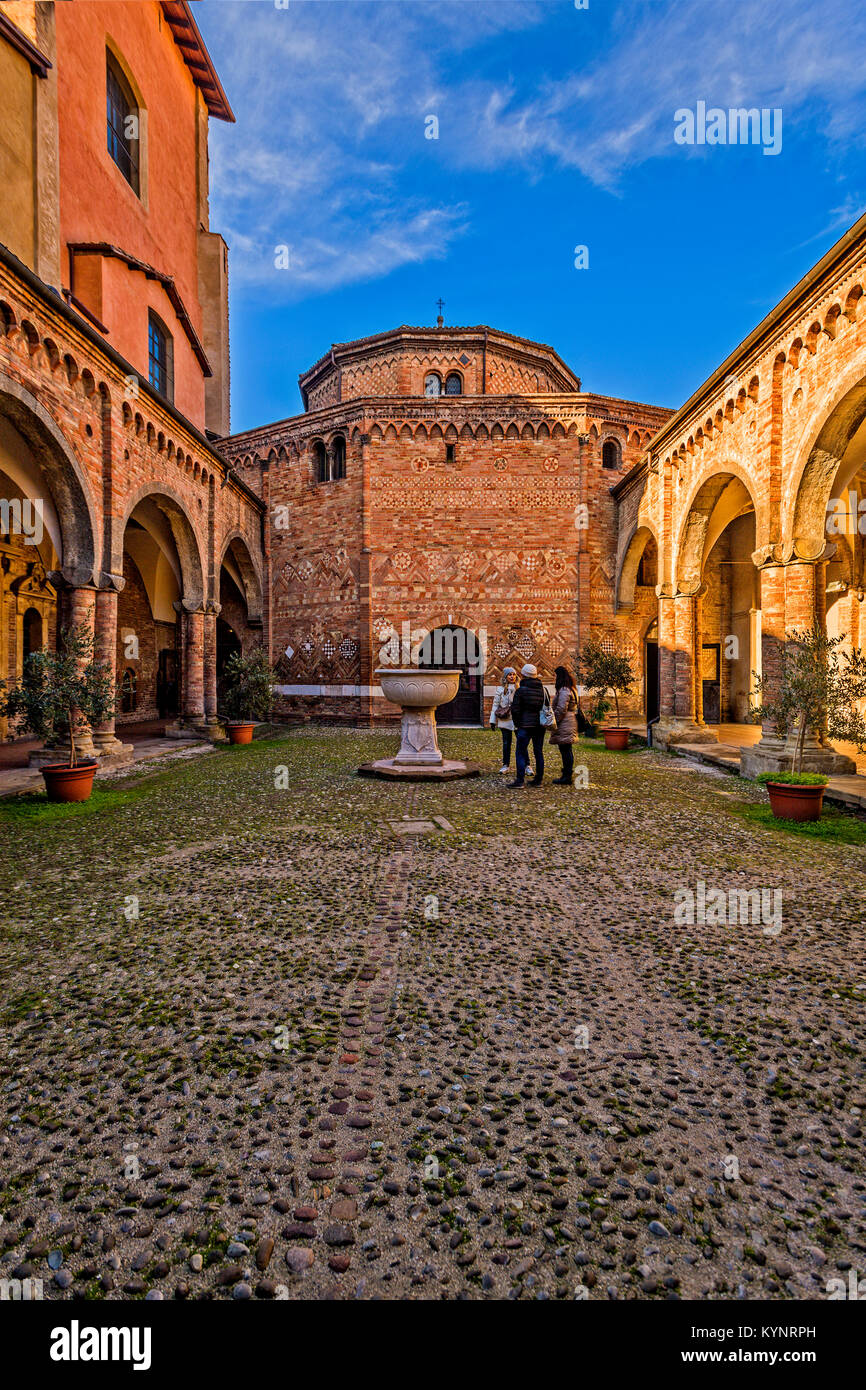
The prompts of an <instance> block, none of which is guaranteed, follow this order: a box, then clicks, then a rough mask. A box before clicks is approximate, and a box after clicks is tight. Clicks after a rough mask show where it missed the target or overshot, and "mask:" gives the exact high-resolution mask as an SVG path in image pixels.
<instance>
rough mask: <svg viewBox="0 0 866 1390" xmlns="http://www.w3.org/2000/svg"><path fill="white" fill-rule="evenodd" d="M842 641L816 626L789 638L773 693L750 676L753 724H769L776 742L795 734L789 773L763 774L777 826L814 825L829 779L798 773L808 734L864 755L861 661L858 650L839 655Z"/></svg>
mask: <svg viewBox="0 0 866 1390" xmlns="http://www.w3.org/2000/svg"><path fill="white" fill-rule="evenodd" d="M843 640H844V639H843V638H841V637H828V636H827V635H826V633H825V632H824V631H823V629H822V628H821V627H819V626H818V625H815V626H814V627H811V628H809V629H807V630H805V631H800V632H792V633H791V634H790V637H789V640H788V643H787V645H786V647H785V650H784V652H783V654H782V669H781V675H780V680H779V684H778V687H777V688H775V689H773V688H772V687H771V686H770V683H769V681H768V679H767V677H761V676H758V675H757V672H755V673H754V674H755V678H756V683H755V697H756V702H755V703H753V705H752V710H751V713H752V717H753V718H754V719H769V720H771V721H772V722H773V724H775V726H776V732H777V733H778V734H779V737H780V738H786V737H787V735H788V733H789V732H790V731H792V730H793V731H794V732H795V738H794V744H793V748H792V750H791V769H790V771H789V772H762V773H761V774H760V775H759V777H758V779H757V780H758V781H759V782H763V783H764V785H765V786H766V788H767V791H768V793H769V797H770V805H771V807H772V808H773V815H774V816H777V817H779V818H780V819H782V820H818V819H819V817H820V815H821V810H822V807H823V803H824V789H825V787H826V785H827V782H828V780H829V779H828V778H827V777H825V776H824V774H823V773H818V772H808V771H804V770H803V749H804V745H805V741H806V733H807V731H808V730H809V729H824V728H825V729H826V731H827V734H828V735H829V737H830V738H835V739H840V740H842V741H843V742H846V743H853V744H856V746H857V750H858V752H861V753H862V752H863V751H864V750H866V720H864V717H863V714H862V712H861V710H860V708H859V705H860V702H861V701H862V700H864V699H866V656H864V654H863V652H862V651H861V650H860V648H859V647H855V648H854V650H853V651H850V652H849V651H840V650H839V648H840V646H841V645H842V642H843Z"/></svg>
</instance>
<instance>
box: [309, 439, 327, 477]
mask: <svg viewBox="0 0 866 1390" xmlns="http://www.w3.org/2000/svg"><path fill="white" fill-rule="evenodd" d="M313 477H314V478H315V480H316V482H317V483H326V482H327V481H328V451H327V449H326V448H325V446H324V444H323V443H322V441H321V439H317V440H316V442H315V444H314V445H313Z"/></svg>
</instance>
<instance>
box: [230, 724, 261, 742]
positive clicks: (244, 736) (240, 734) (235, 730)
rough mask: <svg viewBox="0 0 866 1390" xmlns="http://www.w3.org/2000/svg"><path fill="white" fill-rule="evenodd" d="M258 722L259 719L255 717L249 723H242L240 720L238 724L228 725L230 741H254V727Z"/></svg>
mask: <svg viewBox="0 0 866 1390" xmlns="http://www.w3.org/2000/svg"><path fill="white" fill-rule="evenodd" d="M257 722H258V721H257V720H255V719H254V720H253V721H252V723H249V724H242V723H240V722H239V723H237V724H229V725H227V728H228V731H229V741H230V742H231V743H252V741H253V729H254V728H255V727H256V723H257Z"/></svg>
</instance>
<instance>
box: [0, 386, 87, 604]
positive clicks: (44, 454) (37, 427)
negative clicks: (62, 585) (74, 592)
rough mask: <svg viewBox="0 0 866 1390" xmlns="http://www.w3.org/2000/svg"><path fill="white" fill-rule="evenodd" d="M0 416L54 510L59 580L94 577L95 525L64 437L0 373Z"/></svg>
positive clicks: (28, 396) (83, 476) (27, 395)
mask: <svg viewBox="0 0 866 1390" xmlns="http://www.w3.org/2000/svg"><path fill="white" fill-rule="evenodd" d="M0 416H3V417H4V418H5V419H7V420H9V422H10V423H11V424H12V425H13V426H14V428H15V429H16V430H17V431H18V433H19V434H20V435H21V437H22V438H23V439H24V441H25V443H26V444H27V445H28V446H29V447H30V449H31V450H32V452H33V455H34V458H35V459H36V462H37V463H38V464H39V467H40V468H41V470H42V473H43V475H44V477H45V480H46V482H47V484H48V490H49V493H50V495H51V500H52V502H53V504H54V507H55V508H56V510H57V517H58V523H59V530H60V541H61V547H62V554H60V565H61V570H62V573H63V577H64V579H65V580H66V581H67V583H69V584H72V585H83V584H92V583H93V582H94V579H95V570H96V556H97V538H98V534H99V531H98V526H97V522H96V515H97V513H96V507H95V504H94V501H93V497H92V494H91V491H90V485H89V483H88V481H87V477H86V474H85V472H84V469H83V468H82V467H81V465H80V463H79V462H78V459H77V458H76V456H75V454H74V453H73V451H72V449H71V448H70V446H69V444H68V442H67V440H66V438H65V436H64V435H63V434H62V432H61V430H60V429H59V427H58V425H57V424H56V422H55V420H54V419H53V417H52V416H51V415H49V413H48V411H47V410H46V409H45V407H44V406H43V405H41V404H40V402H39V401H38V400H37V399H36V397H35V396H34V395H32V394H31V393H30V392H29V391H28V390H27V388H26V387H24V386H22V385H21V384H20V383H19V382H17V381H14V380H13V378H12V377H8V376H6V375H5V373H3V372H0Z"/></svg>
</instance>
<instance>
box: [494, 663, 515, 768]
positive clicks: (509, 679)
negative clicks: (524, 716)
mask: <svg viewBox="0 0 866 1390" xmlns="http://www.w3.org/2000/svg"><path fill="white" fill-rule="evenodd" d="M516 689H517V672H516V671H515V669H514V667H513V666H506V667H505V670H504V671H503V672H502V684H501V685H500V687H499V689H498V690H497V692H496V694H495V695H494V696H493V706H492V708H491V710H490V727H491V729H499V731H500V732H501V734H502V766H501V768H500V769H499V771H500V772H507V771H508V768H509V765H510V763H511V736H512V734H513V733H514V720H513V719H512V718H511V701H512V700H513V699H514V692H515V691H516Z"/></svg>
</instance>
